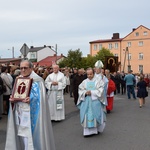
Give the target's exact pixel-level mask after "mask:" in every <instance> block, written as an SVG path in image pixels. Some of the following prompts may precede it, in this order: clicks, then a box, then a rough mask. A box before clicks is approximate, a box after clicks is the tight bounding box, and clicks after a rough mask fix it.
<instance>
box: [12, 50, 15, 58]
mask: <svg viewBox="0 0 150 150" xmlns="http://www.w3.org/2000/svg"><path fill="white" fill-rule="evenodd" d="M12 58H15V57H14V47H12Z"/></svg>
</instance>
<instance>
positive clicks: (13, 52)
mask: <svg viewBox="0 0 150 150" xmlns="http://www.w3.org/2000/svg"><path fill="white" fill-rule="evenodd" d="M8 50H12V58H15V57H14V47H12V49H8Z"/></svg>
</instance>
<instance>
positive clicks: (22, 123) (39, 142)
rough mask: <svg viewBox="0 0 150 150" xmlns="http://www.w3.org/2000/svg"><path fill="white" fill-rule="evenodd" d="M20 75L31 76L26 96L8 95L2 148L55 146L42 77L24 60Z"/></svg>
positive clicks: (36, 149)
mask: <svg viewBox="0 0 150 150" xmlns="http://www.w3.org/2000/svg"><path fill="white" fill-rule="evenodd" d="M20 70H21V75H20V76H21V77H29V78H32V79H33V83H32V85H31V91H30V96H29V97H26V98H25V99H24V100H22V101H15V100H14V99H13V97H10V101H11V103H12V104H10V109H9V115H8V125H7V136H6V145H5V150H55V143H54V136H53V130H52V124H51V121H50V115H49V112H50V111H49V108H48V105H47V104H48V102H47V99H46V89H45V85H44V80H43V79H42V78H41V77H40V76H38V75H37V74H36V73H35V72H34V71H33V65H32V63H31V62H30V61H28V60H23V61H22V62H21V63H20Z"/></svg>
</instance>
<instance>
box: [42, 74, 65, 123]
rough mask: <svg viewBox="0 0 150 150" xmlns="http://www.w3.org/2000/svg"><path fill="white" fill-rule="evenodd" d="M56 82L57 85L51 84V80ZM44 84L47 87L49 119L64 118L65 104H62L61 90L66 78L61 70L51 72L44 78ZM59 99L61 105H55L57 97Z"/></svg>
mask: <svg viewBox="0 0 150 150" xmlns="http://www.w3.org/2000/svg"><path fill="white" fill-rule="evenodd" d="M54 81H55V82H58V85H55V86H54V85H52V82H54ZM45 86H46V88H47V89H48V92H47V96H48V105H49V108H50V115H51V120H55V121H59V120H64V119H65V106H64V95H63V90H64V89H65V87H66V80H65V77H64V74H63V73H62V72H60V71H59V72H58V73H57V74H56V73H52V74H50V75H48V76H47V78H46V79H45ZM58 97H59V98H60V99H61V102H62V104H61V107H62V108H60V109H58V107H57V100H58V99H57V98H58Z"/></svg>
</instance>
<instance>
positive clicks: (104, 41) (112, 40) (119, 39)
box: [89, 25, 150, 44]
mask: <svg viewBox="0 0 150 150" xmlns="http://www.w3.org/2000/svg"><path fill="white" fill-rule="evenodd" d="M140 27H144V28H146V29H148V30H150V29H149V28H147V27H145V26H143V25H140V26H139V27H137V28H134V29H133V30H132V32H130V33H129V34H127V35H126V36H125V37H124V38H118V39H117V38H116V39H104V40H95V41H91V42H89V43H90V44H92V43H108V42H120V41H122V40H123V39H125V38H126V37H127V36H129V35H130V34H131V33H133V32H134V31H135V30H137V29H138V28H140Z"/></svg>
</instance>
